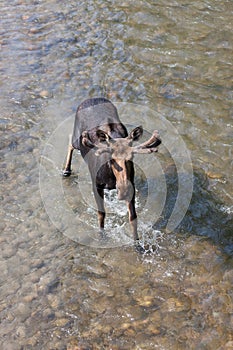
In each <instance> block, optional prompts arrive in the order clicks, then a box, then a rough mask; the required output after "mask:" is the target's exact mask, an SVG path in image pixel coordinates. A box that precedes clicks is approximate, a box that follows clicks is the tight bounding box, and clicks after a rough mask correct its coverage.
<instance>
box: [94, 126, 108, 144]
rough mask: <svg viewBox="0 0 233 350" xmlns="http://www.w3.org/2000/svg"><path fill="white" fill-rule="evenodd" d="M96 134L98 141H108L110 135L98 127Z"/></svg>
mask: <svg viewBox="0 0 233 350" xmlns="http://www.w3.org/2000/svg"><path fill="white" fill-rule="evenodd" d="M96 136H97V137H98V139H99V141H100V142H104V141H107V142H108V141H109V139H110V136H109V135H108V134H107V133H106V132H105V131H103V130H100V129H98V130H97V131H96Z"/></svg>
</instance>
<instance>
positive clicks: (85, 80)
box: [0, 0, 233, 350]
mask: <svg viewBox="0 0 233 350" xmlns="http://www.w3.org/2000/svg"><path fill="white" fill-rule="evenodd" d="M232 13H233V2H232V1H231V0H229V1H227V0H224V1H223V0H219V1H217V0H211V1H210V0H209V1H208V0H205V1H204V0H197V1H195V2H193V3H191V2H190V3H188V2H184V1H182V0H172V1H170V2H167V1H164V0H161V1H159V2H156V1H151V0H148V1H139V0H134V1H131V0H126V1H121V2H117V1H103V0H97V1H94V0H91V1H88V2H87V1H79V2H78V3H77V2H76V1H68V2H63V1H59V0H51V1H47V0H44V1H42V0H35V1H33V0H31V1H22V0H12V1H5V0H3V1H1V13H0V15H1V22H0V23H1V24H0V31H1V38H0V45H1V61H0V70H1V80H0V88H1V94H0V105H1V116H0V133H1V142H0V154H1V221H0V228H1V235H0V241H1V255H0V266H1V280H0V291H1V294H0V295H1V299H0V317H1V327H0V347H1V349H3V350H15V349H17V350H18V349H20V350H21V349H23V350H24V349H25V350H26V349H38V350H41V349H49V350H52V349H56V350H78V349H79V350H81V349H82V350H84V349H94V350H96V349H114V350H115V349H121V350H122V349H127V350H128V349H135V350H136V349H137V350H138V349H146V350H148V349H165V350H168V349H169V350H170V349H171V350H176V349H177V350H181V349H206V350H207V349H210V350H215V349H216V350H217V349H218V350H225V349H227V350H228V349H232V348H233V336H232V334H233V301H232V283H233V270H232V267H233V260H232V255H233V220H232V212H233V204H232V196H233V192H232V172H233V171H232V139H233V124H232V117H233V104H232V98H233V92H232V73H233V70H232V57H233V38H232V29H233V28H232V23H233V21H232ZM93 96H105V97H107V98H109V99H111V100H112V101H113V102H114V103H115V104H116V105H117V107H118V109H119V111H120V115H122V120H123V121H124V122H125V123H127V125H129V128H130V127H131V126H132V125H137V124H138V123H139V122H140V124H142V125H143V126H144V127H145V130H146V132H147V133H150V132H152V131H153V129H155V128H158V129H159V130H160V133H161V137H162V140H163V144H162V145H161V147H160V152H159V154H158V156H156V158H153V162H152V161H150V160H147V161H146V160H145V162H146V163H144V158H146V157H144V158H143V160H141V161H139V160H138V164H139V166H138V167H137V168H138V171H137V174H136V185H137V191H138V192H137V210H138V213H139V234H140V235H141V237H142V239H144V240H145V241H148V242H149V245H148V250H149V254H144V255H140V254H138V253H136V252H135V250H134V248H133V247H132V245H131V244H130V238H129V237H128V236H127V235H126V236H125V235H124V233H122V229H121V228H122V227H123V226H124V223H125V221H127V217H126V214H125V212H123V213H122V208H121V207H119V208H118V202H117V201H116V199H115V197H114V195H113V197H114V198H113V199H112V198H111V195H110V197H109V198H108V201H109V203H110V204H109V206H110V209H109V211H110V213H109V221H108V233H109V234H110V235H111V232H112V235H113V236H114V237H115V238H116V237H118V238H119V237H120V239H119V240H118V241H114V244H113V243H111V244H109V245H108V244H105V245H104V244H103V245H102V246H101V247H100V246H99V245H98V237H93V236H91V239H89V240H86V232H87V231H88V230H89V228H90V227H91V231H90V232H91V235H92V234H93V232H94V231H95V229H96V222H95V220H96V213H95V208H94V206H92V202H91V199H90V200H87V198H86V196H89V195H90V196H91V193H88V189H90V181H89V179H88V173H87V172H86V169H85V165H84V164H83V163H81V162H82V160H81V158H80V156H79V155H78V154H76V155H75V157H74V158H75V159H74V164H73V175H72V176H71V177H70V178H67V179H64V180H63V181H62V180H61V177H60V169H61V167H62V161H63V159H64V157H65V154H66V144H67V140H68V133H69V132H71V129H72V124H73V118H74V115H75V110H76V108H77V105H78V104H79V103H80V102H81V101H82V100H83V99H85V98H88V97H93ZM126 110H127V111H128V110H129V112H126ZM173 144H176V145H177V144H178V145H179V147H178V148H179V149H178V153H177V151H175V149H174V148H173V146H172V145H173ZM181 156H182V157H183V156H184V158H185V157H186V158H185V159H186V160H185V166H184V167H183V168H182V171H180V170H181V168H180V167H181V163H179V157H181ZM151 159H152V158H151ZM140 162H141V163H140ZM150 163H151V164H152V168H150V169H149V168H148V169H149V170H145V167H149V165H150ZM79 164H82V165H80V167H79ZM153 164H154V167H153ZM182 164H183V163H182ZM136 165H137V164H136ZM144 165H145V167H144ZM187 168H188V169H189V170H188V171H187ZM187 174H188V176H187ZM80 183H81V186H80ZM56 186H58V187H56ZM57 189H59V191H60V190H61V191H60V192H59V191H58V192H59V196H57ZM148 189H152V190H154V189H155V190H154V192H153V191H152V193H151V192H150V191H149V190H148ZM149 192H150V200H149V202H147V204H145V203H146V200H147V199H146V198H147V197H149V195H148V193H149ZM61 193H62V196H60V194H61ZM190 193H191V195H192V199H191V197H190V196H189V195H190ZM179 194H181V195H182V196H181V198H183V200H181V201H180V202H179ZM106 196H107V195H106ZM153 196H154V197H153ZM151 198H152V200H151ZM153 199H154V200H153ZM185 199H187V201H185ZM190 200H191V202H190ZM178 202H179V206H178V209H179V210H178V211H177V213H176V214H177V215H178V216H179V218H178V219H177V216H176V217H175V220H176V225H173V226H172V225H170V228H173V229H170V230H168V229H166V228H167V227H168V224H169V217H171V215H172V214H171V213H172V211H173V210H174V208H175V205H176V204H175V203H178ZM189 202H190V203H189ZM64 203H65V204H64ZM148 203H149V205H148ZM147 205H148V206H147ZM143 206H144V207H145V208H146V209H145V208H144V209H143V208H142V207H143ZM67 208H68V209H67ZM112 209H114V210H112ZM143 210H144V212H143ZM111 211H112V212H111ZM70 212H72V215H73V216H72V215H71V216H70ZM73 217H74V221H73V219H72V218H73ZM64 218H66V219H65V220H64ZM70 218H71V219H72V220H70ZM75 220H76V221H75ZM88 232H89V231H88ZM121 235H122V238H121ZM80 237H81V238H80ZM89 238H90V237H89ZM121 239H126V241H124V242H123V241H121ZM127 240H129V242H128V241H127ZM93 242H94V243H93ZM96 242H97V243H96ZM119 242H120V243H119ZM121 242H123V243H124V244H123V243H122V244H121ZM143 242H144V241H143ZM152 246H153V249H152Z"/></svg>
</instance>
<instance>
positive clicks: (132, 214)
mask: <svg viewBox="0 0 233 350" xmlns="http://www.w3.org/2000/svg"><path fill="white" fill-rule="evenodd" d="M127 205H128V213H129V223H130V227H131V231H132V233H133V238H134V241H135V242H137V241H138V240H139V237H138V232H137V213H136V210H135V196H133V198H132V200H131V201H130V202H128V203H127Z"/></svg>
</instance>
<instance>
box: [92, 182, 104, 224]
mask: <svg viewBox="0 0 233 350" xmlns="http://www.w3.org/2000/svg"><path fill="white" fill-rule="evenodd" d="M93 192H94V196H95V201H96V204H97V213H98V222H99V228H100V230H101V231H103V229H104V219H105V208H104V190H103V189H102V188H96V187H94V188H93Z"/></svg>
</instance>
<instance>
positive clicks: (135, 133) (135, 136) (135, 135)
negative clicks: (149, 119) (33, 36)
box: [129, 125, 143, 141]
mask: <svg viewBox="0 0 233 350" xmlns="http://www.w3.org/2000/svg"><path fill="white" fill-rule="evenodd" d="M142 134H143V128H142V126H141V125H140V126H137V127H136V128H135V129H133V130H132V131H131V132H130V134H129V138H130V139H131V140H133V141H138V140H139V139H140V137H141V136H142Z"/></svg>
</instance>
